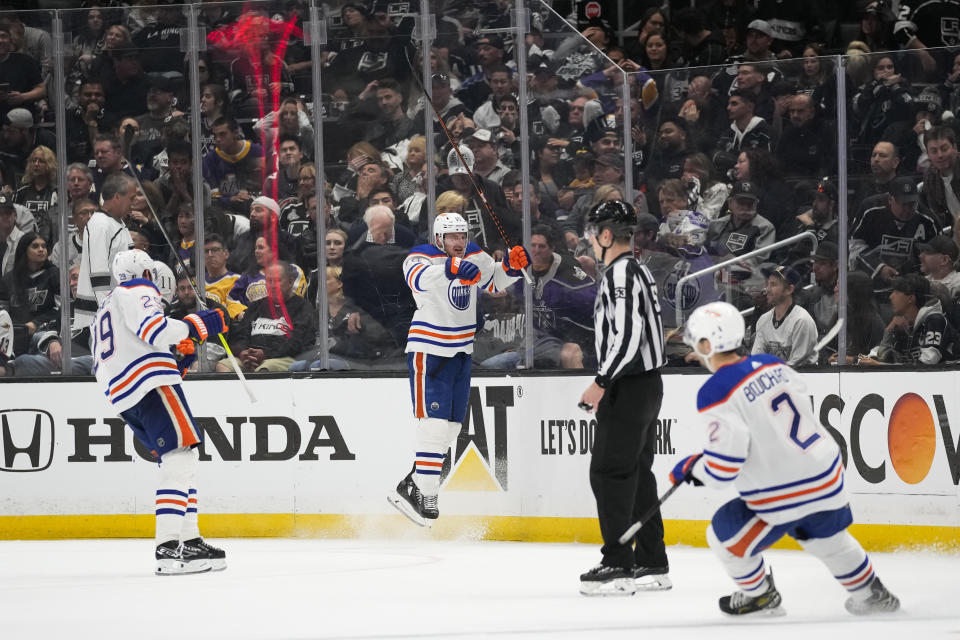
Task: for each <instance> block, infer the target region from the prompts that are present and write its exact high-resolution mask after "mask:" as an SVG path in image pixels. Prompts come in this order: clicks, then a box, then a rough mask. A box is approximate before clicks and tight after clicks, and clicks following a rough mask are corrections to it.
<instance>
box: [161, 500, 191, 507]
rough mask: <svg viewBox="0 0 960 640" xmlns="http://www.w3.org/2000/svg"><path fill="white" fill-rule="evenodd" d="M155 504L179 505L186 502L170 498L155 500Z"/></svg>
mask: <svg viewBox="0 0 960 640" xmlns="http://www.w3.org/2000/svg"><path fill="white" fill-rule="evenodd" d="M157 504H178V505H180V506H181V507H185V506H187V503H186V502H184V501H183V500H170V499H163V500H157Z"/></svg>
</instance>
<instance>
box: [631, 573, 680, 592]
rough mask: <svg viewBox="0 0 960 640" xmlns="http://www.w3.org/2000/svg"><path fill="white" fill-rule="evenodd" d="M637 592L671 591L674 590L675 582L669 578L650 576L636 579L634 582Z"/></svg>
mask: <svg viewBox="0 0 960 640" xmlns="http://www.w3.org/2000/svg"><path fill="white" fill-rule="evenodd" d="M633 583H634V585H636V587H637V591H669V590H670V589H673V582H671V581H670V578H669V577H668V576H665V575H663V576H656V575H648V576H643V577H642V578H635V579H634V581H633Z"/></svg>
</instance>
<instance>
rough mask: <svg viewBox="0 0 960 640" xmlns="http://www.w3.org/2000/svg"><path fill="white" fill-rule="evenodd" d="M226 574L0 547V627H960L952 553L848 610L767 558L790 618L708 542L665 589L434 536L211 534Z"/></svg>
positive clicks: (48, 631) (571, 550)
mask: <svg viewBox="0 0 960 640" xmlns="http://www.w3.org/2000/svg"><path fill="white" fill-rule="evenodd" d="M211 542H213V543H214V544H218V545H220V546H222V547H223V548H224V549H225V550H226V551H227V561H228V568H227V570H226V571H224V572H219V573H207V574H201V575H192V576H168V577H158V576H154V575H153V573H152V572H153V561H152V557H153V546H152V541H150V540H80V541H73V540H70V541H49V542H48V541H43V542H19V541H18V542H0V638H3V640H21V639H46V638H57V639H61V638H65V639H73V638H95V639H97V640H104V639H109V638H124V639H141V638H143V639H147V638H171V639H174V640H182V639H184V638H204V639H212V638H231V639H236V640H241V639H247V638H258V639H260V638H263V639H271V640H273V639H278V640H279V639H307V638H485V637H490V638H498V639H499V638H560V639H566V638H591V639H593V638H602V639H607V638H631V639H633V640H641V639H645V638H656V639H663V640H676V639H679V638H695V637H697V638H708V639H710V640H713V639H720V638H731V639H733V638H736V639H737V640H744V639H749V638H763V639H764V640H781V639H787V638H804V639H805V640H811V639H813V640H830V639H832V638H844V639H849V640H868V639H869V640H875V639H880V638H897V639H900V640H920V639H922V640H928V639H931V638H958V637H960V589H958V586H960V578H958V576H960V556H954V555H937V554H933V553H930V554H926V553H896V554H887V553H884V554H881V553H873V554H871V557H872V559H873V563H874V567H875V568H876V569H877V571H878V572H879V574H880V576H881V577H882V578H883V581H884V583H885V584H887V585H888V586H889V587H890V589H891V590H892V591H894V592H895V593H896V594H897V595H898V596H899V597H900V599H901V601H902V602H903V609H902V610H901V611H900V612H899V613H897V614H894V615H887V616H882V617H873V618H857V617H854V616H851V615H849V614H848V613H847V612H846V611H845V610H844V608H843V602H844V600H845V599H846V593H845V592H844V591H843V590H842V589H841V588H840V587H839V585H837V584H836V583H835V581H834V580H833V578H831V577H830V575H829V573H828V572H827V571H826V569H825V568H824V567H823V566H822V565H821V564H820V563H819V562H818V561H817V560H816V559H814V558H811V557H810V556H807V555H805V554H802V553H800V552H793V551H773V552H769V553H768V555H767V558H768V561H769V563H770V564H771V565H772V566H773V568H774V571H775V575H776V580H777V586H778V588H779V589H780V591H781V593H782V594H783V601H784V607H785V608H786V610H787V615H786V616H785V617H780V618H761V619H751V620H734V619H730V618H726V617H724V616H723V615H722V614H721V613H720V612H719V611H718V609H717V605H716V601H717V597H718V596H720V595H723V594H726V593H729V592H730V591H732V590H733V584H732V583H731V582H730V581H729V580H728V579H727V578H726V576H725V575H724V574H723V572H722V571H721V569H720V565H719V563H718V562H717V561H716V560H715V559H714V558H713V556H712V554H711V553H710V552H709V551H708V550H706V549H690V548H672V549H669V550H668V551H669V554H670V563H671V577H672V579H673V582H674V588H673V590H672V591H666V592H659V593H643V594H638V595H635V596H633V597H630V598H586V597H583V596H581V595H579V593H578V592H577V587H578V575H579V573H580V572H581V571H584V570H586V569H588V568H589V567H590V566H591V565H592V564H593V563H594V562H596V561H597V560H598V558H599V553H598V549H597V547H595V546H591V545H578V544H533V543H519V542H437V541H430V540H402V541H395V540H275V539H242V540H211Z"/></svg>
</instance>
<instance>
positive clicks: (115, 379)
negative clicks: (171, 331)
mask: <svg viewBox="0 0 960 640" xmlns="http://www.w3.org/2000/svg"><path fill="white" fill-rule="evenodd" d="M151 358H158V359H159V360H170V361H171V362H173V363H174V364H176V362H177V360H176V358H174V357H173V354H171V353H163V352H156V353H148V354H146V355H142V356H140V357H139V358H137V359H136V360H134V361H133V362H131V363H130V364H128V365H127V366H126V367H125V368H124V370H123V371H121V372H120V373H118V374H117V375H115V376H114V377H113V379H112V380H110V382H108V383H107V386H108V387H112V386H113V385H114V384H116V383H117V382H119V381H120V380H121V379H123V378H125V377H126V376H127V374H128V373H130V371H131V370H133V369H135V368H136V367H137V366H138V365H139V364H140V363H141V362H143V361H145V360H150V359H151Z"/></svg>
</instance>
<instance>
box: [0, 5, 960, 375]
mask: <svg viewBox="0 0 960 640" xmlns="http://www.w3.org/2000/svg"><path fill="white" fill-rule="evenodd" d="M641 4H649V5H650V8H649V9H647V10H645V11H644V12H643V14H642V18H641V20H640V21H639V22H638V23H637V24H636V25H633V26H634V29H633V31H630V32H629V33H630V35H628V36H627V37H626V39H625V40H624V44H623V45H620V44H618V37H617V34H616V33H615V31H614V29H613V28H611V26H610V25H609V24H608V23H607V22H605V21H603V20H599V19H595V20H590V21H589V22H587V23H585V24H583V25H581V26H580V28H579V29H578V28H576V27H575V26H572V23H573V22H575V20H574V18H573V17H570V18H567V19H565V18H564V17H561V15H559V14H558V13H556V12H554V11H552V10H550V9H549V8H548V7H547V6H546V5H543V4H541V3H539V2H534V3H531V4H530V9H531V29H530V33H529V34H528V35H527V37H526V39H525V41H524V42H522V43H518V42H517V41H516V40H515V38H514V37H513V36H512V33H511V31H510V29H509V27H510V25H511V20H512V15H511V12H512V11H513V6H512V3H511V2H509V1H504V0H496V1H492V2H484V3H462V2H457V1H455V0H432V1H431V6H432V7H433V8H434V10H435V11H436V13H437V19H436V34H435V38H434V40H433V46H432V47H431V48H430V50H429V51H423V50H422V49H421V48H419V47H418V41H417V40H416V39H415V38H414V37H413V36H412V33H413V30H414V27H415V25H416V16H415V15H413V14H409V13H405V12H404V11H407V10H409V9H404V7H408V6H412V5H406V4H400V3H389V2H381V1H379V0H377V1H375V2H369V1H367V0H363V1H357V2H346V3H339V4H332V3H331V4H329V5H326V11H327V38H326V43H325V44H322V45H321V44H317V43H315V44H313V45H311V44H309V43H308V42H309V39H308V38H305V31H307V30H308V29H309V27H308V25H307V23H306V21H307V16H308V5H307V3H305V2H302V1H301V0H284V1H264V2H250V3H227V2H217V1H216V0H214V1H205V2H203V3H202V4H197V5H190V6H185V5H182V4H179V3H174V2H169V1H168V2H163V1H158V0H154V1H153V2H150V3H133V4H132V5H129V6H128V5H127V4H125V3H121V2H117V1H116V0H86V1H85V2H84V3H83V6H82V8H79V9H76V10H71V11H66V12H61V15H62V16H64V18H63V19H64V21H65V29H66V30H68V31H69V32H70V34H71V37H70V38H68V39H67V41H68V42H67V52H66V55H65V58H64V61H63V62H64V69H65V70H64V73H63V77H62V78H55V77H54V73H53V65H52V63H51V47H50V33H49V32H50V25H49V16H47V14H45V13H42V12H40V14H37V13H34V12H29V11H24V12H20V13H19V14H18V13H15V12H10V11H2V10H0V119H2V129H0V276H2V278H0V364H3V366H2V367H0V374H3V373H5V374H7V375H17V376H23V375H41V374H46V373H51V372H54V371H57V370H58V369H59V366H60V353H61V350H62V345H61V340H64V339H68V337H69V340H70V341H71V352H72V355H73V358H74V361H75V363H76V366H75V371H79V372H81V373H86V372H89V366H90V362H89V360H90V359H89V344H88V335H87V333H88V329H87V327H85V326H84V322H83V320H82V318H83V317H84V313H83V312H84V310H83V307H84V304H85V303H89V300H88V299H87V298H85V297H84V296H85V293H84V291H87V289H86V287H87V285H88V284H89V285H90V287H92V290H96V289H97V287H98V286H99V287H103V286H108V283H104V282H103V274H102V273H99V272H97V271H96V270H95V267H93V266H90V264H89V263H90V259H89V258H88V259H87V260H85V259H84V251H85V250H86V251H88V252H89V251H90V249H89V247H90V244H91V243H96V242H99V240H98V239H97V238H94V237H93V235H96V234H90V233H87V232H88V224H92V225H93V226H95V227H96V228H97V229H101V228H106V227H103V224H112V223H110V221H111V220H112V221H114V222H113V223H115V224H117V225H119V227H122V228H123V233H124V234H126V233H129V236H130V242H131V243H132V244H133V245H134V246H136V247H138V248H142V249H144V250H145V251H147V252H148V253H149V254H150V256H151V257H152V258H153V259H154V260H155V261H156V264H157V276H156V278H155V280H156V281H164V282H166V285H165V286H164V287H161V289H162V291H163V293H164V294H165V297H166V298H167V300H168V302H169V304H170V313H171V314H173V315H177V314H183V315H185V314H187V313H190V312H191V311H192V310H194V309H196V308H197V306H198V305H199V304H205V305H208V306H215V305H219V306H222V307H223V309H224V311H225V312H226V313H227V315H228V316H229V318H230V319H231V330H230V332H229V333H228V338H229V341H230V346H231V349H232V351H234V353H236V355H237V357H238V359H239V361H240V363H241V366H243V367H244V369H246V370H247V371H251V372H253V371H288V370H294V371H303V370H311V369H317V368H319V367H320V366H321V364H322V363H323V362H324V361H325V362H326V366H327V367H328V368H330V369H337V370H347V369H361V370H362V369H371V368H398V369H399V368H402V367H403V366H404V362H405V361H404V359H403V349H404V346H405V342H406V335H407V330H408V328H409V324H410V321H411V318H412V315H413V311H414V303H413V299H412V296H411V293H410V289H409V286H408V284H407V283H406V282H405V280H404V276H403V273H402V271H401V268H400V266H401V263H402V262H403V259H404V257H405V256H406V254H407V252H408V251H409V249H410V248H411V247H413V246H414V245H416V244H419V243H422V242H431V241H432V237H431V230H430V220H431V219H432V214H433V213H436V212H442V211H452V212H457V213H460V214H462V215H463V216H464V218H465V219H466V220H467V221H468V223H469V225H470V236H471V239H472V240H473V241H474V242H476V243H477V244H478V245H479V246H480V247H481V248H482V249H484V250H485V251H488V252H490V253H491V254H493V255H495V257H499V256H500V255H502V253H503V251H504V250H505V249H507V246H508V242H509V243H520V242H521V241H522V239H523V227H524V225H523V211H524V204H525V203H526V204H528V208H529V212H530V216H531V228H532V233H531V236H530V241H529V243H528V245H527V248H528V250H529V251H530V255H531V259H532V264H531V268H530V271H531V275H532V277H533V284H532V285H528V284H526V283H522V284H521V285H518V286H517V287H514V288H512V289H511V290H510V291H508V292H504V293H500V294H496V295H490V294H482V296H481V305H480V306H481V317H478V328H477V337H476V345H475V354H474V362H475V363H476V365H477V366H479V367H485V368H491V369H512V368H516V367H521V366H524V363H525V340H529V341H530V342H531V344H532V345H533V359H534V366H535V367H537V368H554V369H581V368H590V367H592V366H594V365H595V354H594V347H593V342H594V340H593V326H592V317H593V304H594V296H595V292H596V288H597V282H598V278H600V277H602V274H601V273H600V272H599V270H598V264H597V260H596V256H594V255H592V252H591V249H590V246H589V243H588V242H586V240H585V238H584V221H585V218H586V215H587V213H588V212H589V211H590V209H591V208H592V207H594V206H596V205H597V204H599V203H602V202H605V201H609V200H624V201H627V202H629V203H631V204H632V205H633V206H635V207H636V209H637V210H638V212H639V221H640V222H639V225H638V228H637V232H636V238H635V244H636V248H635V251H636V254H637V255H638V256H639V257H640V258H641V259H642V261H643V262H644V263H645V264H646V265H647V266H648V267H649V268H650V270H651V271H652V273H653V274H654V276H655V277H656V280H657V283H658V291H659V296H660V305H661V309H662V312H663V315H664V320H665V326H666V328H667V329H668V330H669V329H672V328H677V318H678V316H679V317H680V318H681V319H682V317H683V316H685V315H687V314H689V312H690V311H692V310H693V309H694V308H695V307H697V306H699V305H701V304H704V303H706V302H710V301H713V300H717V299H724V300H727V301H729V302H731V303H733V304H735V305H737V306H738V307H739V308H740V309H742V310H743V313H744V316H745V318H746V319H747V325H748V327H749V331H748V339H747V341H746V343H747V345H748V348H750V349H752V350H753V351H754V352H761V351H762V352H766V353H773V354H776V355H778V356H780V357H782V358H783V359H784V360H786V361H788V363H790V364H791V365H792V366H801V365H815V364H825V363H827V362H835V361H836V359H837V343H836V340H835V341H834V343H833V344H832V345H831V346H830V347H829V348H827V349H825V350H824V351H822V352H821V353H819V354H817V353H814V352H813V350H812V347H813V344H814V343H816V342H817V340H818V338H819V337H821V336H823V335H824V334H825V333H826V332H827V331H828V330H829V329H830V328H831V327H832V326H833V325H834V324H835V323H836V321H837V318H838V316H839V313H840V304H841V298H840V290H841V287H840V283H839V282H838V278H839V274H840V261H841V260H843V259H846V260H847V261H848V262H847V265H848V271H849V276H848V278H847V282H846V300H845V304H846V315H847V318H848V322H847V327H846V330H845V331H846V333H845V335H846V344H847V350H846V363H847V364H860V365H864V366H868V365H884V364H907V365H920V366H932V365H940V364H944V363H948V362H952V361H954V360H957V359H958V358H960V337H958V335H957V328H958V327H960V305H958V300H960V274H958V273H957V270H956V264H957V259H958V256H960V248H958V238H960V232H957V225H956V224H955V223H954V221H955V218H956V217H957V216H958V215H960V166H958V165H960V158H958V151H957V136H958V135H960V120H958V118H957V117H955V114H956V113H957V111H956V110H957V109H958V108H960V52H958V51H956V50H952V49H950V48H949V47H951V46H954V45H956V44H958V43H957V42H953V41H951V40H950V38H949V37H948V34H945V33H941V30H940V27H939V25H940V24H941V19H946V18H950V19H954V20H955V21H958V20H960V2H958V3H951V2H942V3H937V4H938V7H939V9H938V11H939V12H940V13H935V12H930V10H929V9H923V8H922V7H921V8H918V9H916V10H913V13H911V14H910V15H901V16H900V19H895V17H896V11H897V10H898V6H893V5H898V3H896V2H888V1H886V0H872V1H870V2H866V1H863V0H856V1H852V2H850V3H827V2H823V1H820V0H817V1H811V2H802V3H801V2H791V3H783V2H776V1H773V0H710V1H709V2H699V1H698V2H695V3H693V4H694V5H695V6H691V3H690V2H663V3H659V2H647V3H641ZM192 10H195V11H196V12H197V18H198V22H199V24H200V26H201V28H202V30H203V35H204V36H205V39H206V42H205V46H204V47H203V50H202V51H200V52H198V54H197V56H196V65H195V67H196V73H197V75H198V76H199V89H200V91H199V95H196V96H192V95H191V91H190V87H191V86H192V77H191V76H192V74H193V71H194V69H193V68H191V65H190V61H191V56H190V54H189V53H187V52H186V49H187V47H186V44H187V43H186V42H181V38H184V37H185V34H186V33H187V31H186V26H187V19H186V12H187V11H192ZM43 16H46V18H44V17H43ZM311 46H313V47H318V48H319V49H320V56H319V60H321V64H322V68H321V70H320V77H321V84H322V91H321V92H319V93H318V94H317V95H315V92H314V87H313V75H314V69H313V60H314V58H313V56H312V53H313V52H312V51H311ZM518 46H522V47H523V48H524V49H523V50H524V51H525V55H526V58H527V77H526V78H520V77H519V75H518V72H517V57H518V52H519V50H518ZM838 54H839V55H843V56H844V64H842V65H839V66H838V65H837V60H838V58H837V57H836V56H837V55H838ZM423 65H429V67H430V73H429V84H430V87H429V95H430V97H429V98H428V97H427V92H426V91H425V89H424V87H423V86H422V78H423V73H422V66H423ZM839 74H842V77H841V78H838V75H839ZM838 80H840V82H838ZM521 83H523V84H524V86H525V88H526V91H525V95H526V97H527V104H525V105H523V104H520V99H519V95H520V86H521ZM842 87H845V94H840V92H839V90H838V88H842ZM57 101H62V102H63V106H64V109H65V113H66V115H65V119H66V121H65V123H64V124H65V127H64V129H65V132H66V134H65V139H62V140H58V139H57V136H56V135H55V126H54V125H55V117H56V116H55V114H56V113H57V109H56V107H57ZM628 113H629V122H626V121H625V118H627V117H628V116H627V114H628ZM521 116H522V117H521ZM841 116H842V117H841ZM521 122H524V123H525V128H524V127H523V126H522V125H521ZM841 125H843V127H842V128H841ZM627 131H628V132H629V137H628V139H624V133H625V132H627ZM197 135H199V138H197V137H196V136H197ZM841 136H843V137H844V138H845V139H842V140H841V139H840V138H841ZM524 142H526V143H527V144H524ZM841 148H842V149H843V152H842V153H841V152H839V151H838V149H841ZM431 149H432V150H433V154H432V156H431V155H430V150H431ZM318 152H319V154H320V155H318ZM525 152H526V153H528V156H526V157H525V155H524V153H525ZM841 155H842V156H844V159H845V161H846V162H845V165H846V167H847V172H846V176H845V178H846V179H845V180H844V181H843V183H844V184H845V185H846V192H841V191H840V185H841V180H840V179H839V178H840V176H838V173H837V172H838V170H839V169H840V166H841V163H840V162H839V160H840V158H841ZM321 157H322V164H321V163H318V160H319V159H320V158H321ZM431 165H432V170H433V171H432V173H433V174H434V175H435V193H434V195H431V194H430V193H428V191H429V190H428V184H429V182H430V180H429V179H428V174H429V173H431ZM62 166H66V187H67V193H65V194H62V193H59V189H58V184H59V172H58V167H62ZM524 166H527V167H529V176H530V180H529V182H528V183H526V182H524V179H523V171H522V169H523V168H524ZM198 175H200V176H202V180H199V181H198V180H197V176H198ZM481 192H482V193H481ZM318 203H322V206H320V205H319V204H318ZM488 207H489V208H491V209H492V211H493V212H494V213H495V216H496V220H495V219H494V217H493V216H491V215H490V214H489V212H488ZM843 209H845V210H846V212H847V216H846V220H843V221H841V220H840V213H841V210H843ZM318 216H319V219H318ZM63 217H65V218H66V225H65V226H63ZM101 218H102V220H101ZM91 220H93V223H91V222H90V221H91ZM198 221H199V224H201V225H202V228H203V243H202V245H203V246H198V242H197V240H198V238H197V233H196V230H197V226H198ZM841 223H842V224H841ZM97 225H100V226H97ZM62 226H63V228H65V229H66V230H67V234H66V235H63V232H62ZM321 226H322V229H323V230H324V233H325V236H324V237H323V238H318V228H320V227H321ZM119 227H118V228H119ZM841 227H844V228H846V230H847V232H846V235H845V236H841V233H840V232H841ZM100 233H101V232H100V231H97V234H100ZM117 233H119V231H118V232H117ZM798 234H806V235H803V236H801V237H800V238H799V239H798V240H797V241H796V242H794V243H792V244H788V245H785V246H781V247H777V248H771V249H769V250H765V248H767V247H770V246H771V245H774V243H777V242H778V241H781V240H785V239H789V238H793V237H795V236H797V235H798ZM123 237H125V235H124V236H123ZM168 238H169V239H170V242H168ZM111 241H113V240H111ZM321 243H323V246H320V244H321ZM758 250H759V251H758ZM740 256H744V257H743V258H742V259H740V260H736V261H734V262H733V263H732V265H731V266H728V267H724V268H723V269H720V270H718V271H716V272H714V273H710V274H708V275H703V276H700V277H698V278H695V279H692V280H687V281H686V282H685V284H684V285H683V287H681V288H680V290H678V282H679V281H680V279H681V278H683V277H684V276H686V275H687V274H690V273H694V272H696V271H699V270H701V269H704V268H708V267H711V266H713V265H715V264H718V263H720V262H724V261H728V260H731V259H735V258H739V257H740ZM321 257H322V258H323V259H322V260H321ZM200 264H203V265H204V266H203V273H201V274H199V278H198V274H197V273H196V271H197V270H198V267H199V265H200ZM60 270H69V272H70V275H71V282H76V283H79V284H76V285H72V286H71V291H70V292H69V296H67V295H62V294H61V291H60ZM191 278H193V279H194V281H199V282H200V283H202V284H205V289H204V298H205V300H204V301H203V302H202V303H201V301H199V300H198V295H197V294H198V291H197V290H196V289H194V286H193V285H192V284H191ZM77 287H79V292H78V288H77ZM527 288H529V289H530V290H531V291H530V292H529V295H530V296H531V297H532V301H533V306H532V311H533V321H532V327H533V331H534V335H532V336H526V335H525V332H526V326H527V323H526V312H527V307H526V306H525V296H526V295H528V292H527V291H526V289H527ZM63 293H67V292H63ZM68 301H69V302H70V304H71V310H72V311H71V317H72V318H73V322H72V326H70V327H63V328H61V326H60V307H61V305H62V304H67V302H68ZM678 311H679V313H678ZM4 323H6V324H4ZM320 323H325V324H326V327H325V328H326V331H325V335H326V337H327V340H326V342H325V343H324V344H321V343H320V342H319V340H320V332H319V330H318V327H319V326H320ZM5 327H6V328H5ZM61 329H62V330H61ZM679 338H680V336H679V335H676V336H675V337H673V339H672V340H671V341H670V342H669V344H668V355H669V358H670V364H671V365H674V366H684V365H685V364H686V363H687V361H688V360H689V358H688V353H689V349H687V348H686V347H684V346H683V345H682V343H681V341H680V339H679ZM322 356H323V357H322ZM224 357H225V353H224V352H223V350H222V349H220V348H219V347H217V346H216V345H212V346H210V347H208V350H207V352H206V357H205V359H202V360H201V361H200V363H199V365H197V366H198V368H199V370H201V371H210V372H212V371H229V370H230V365H229V362H228V361H227V360H226V359H224Z"/></svg>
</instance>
